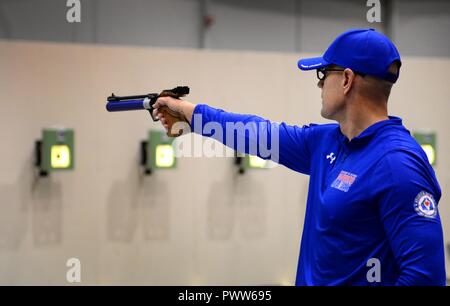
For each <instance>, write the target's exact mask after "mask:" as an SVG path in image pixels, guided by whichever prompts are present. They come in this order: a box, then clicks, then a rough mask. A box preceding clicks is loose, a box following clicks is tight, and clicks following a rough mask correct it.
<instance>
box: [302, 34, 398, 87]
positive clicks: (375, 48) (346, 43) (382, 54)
mask: <svg viewBox="0 0 450 306" xmlns="http://www.w3.org/2000/svg"><path fill="white" fill-rule="evenodd" d="M393 62H398V65H399V70H398V71H399V72H398V73H397V74H393V73H390V72H389V71H388V70H389V66H390V65H391V64H392V63H393ZM332 64H334V65H338V66H341V67H343V68H350V69H352V70H354V71H355V72H359V73H361V74H367V75H371V76H374V77H377V78H380V79H383V80H387V81H389V82H391V83H395V82H396V81H397V79H398V76H399V73H400V66H401V64H402V63H401V60H400V53H398V50H397V48H396V47H395V45H394V44H393V43H392V41H391V40H390V39H389V38H387V37H386V36H385V35H383V34H381V33H379V32H377V31H375V30H374V29H356V30H349V31H346V32H344V33H342V34H341V35H339V36H338V37H337V38H336V39H335V40H334V41H333V42H332V43H331V45H330V46H329V47H328V49H327V50H326V51H325V53H324V55H323V56H321V57H314V58H305V59H301V60H299V61H298V63H297V66H298V68H300V69H301V70H312V69H320V68H323V67H326V66H328V65H332Z"/></svg>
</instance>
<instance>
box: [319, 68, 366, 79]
mask: <svg viewBox="0 0 450 306" xmlns="http://www.w3.org/2000/svg"><path fill="white" fill-rule="evenodd" d="M344 70H345V69H344V68H320V69H317V70H316V73H317V78H318V79H319V80H321V81H324V80H325V78H326V77H327V76H328V73H327V72H330V71H344ZM353 72H354V73H355V74H358V75H360V76H362V77H364V76H365V74H363V73H359V72H356V71H353Z"/></svg>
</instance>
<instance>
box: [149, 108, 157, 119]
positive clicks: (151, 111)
mask: <svg viewBox="0 0 450 306" xmlns="http://www.w3.org/2000/svg"><path fill="white" fill-rule="evenodd" d="M153 110H154V108H153V107H152V108H150V109H149V110H148V112H149V113H150V117H152V120H153V121H155V122H156V121H159V118H158V117H156V118H155V117H154V116H153Z"/></svg>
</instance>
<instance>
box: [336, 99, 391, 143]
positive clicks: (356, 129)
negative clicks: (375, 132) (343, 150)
mask: <svg viewBox="0 0 450 306" xmlns="http://www.w3.org/2000/svg"><path fill="white" fill-rule="evenodd" d="M387 119H389V117H388V114H387V107H386V103H384V102H383V103H368V102H365V101H359V102H358V103H351V104H349V105H348V107H347V109H346V110H345V111H344V114H343V116H342V118H340V119H339V120H337V121H338V122H339V126H340V129H341V132H342V134H344V135H345V136H347V138H348V140H349V141H350V140H352V139H353V138H355V137H356V136H358V135H359V134H361V132H363V131H364V130H365V129H367V128H368V127H369V126H371V125H373V124H375V123H377V122H380V121H383V120H387Z"/></svg>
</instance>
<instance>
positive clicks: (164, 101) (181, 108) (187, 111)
mask: <svg viewBox="0 0 450 306" xmlns="http://www.w3.org/2000/svg"><path fill="white" fill-rule="evenodd" d="M164 105H165V106H167V107H169V108H170V109H171V110H172V111H174V112H177V113H180V114H181V115H183V116H184V117H185V118H186V120H187V121H188V122H189V123H191V119H192V114H193V113H194V108H195V104H193V103H191V102H188V101H186V100H182V99H175V98H172V97H160V98H158V100H156V103H155V104H154V105H153V108H154V110H153V116H154V117H158V118H159V120H160V121H161V123H162V125H163V126H164V128H165V129H166V131H167V130H168V128H169V125H168V123H167V120H166V118H165V117H164V113H162V112H159V108H160V107H162V106H164Z"/></svg>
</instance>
